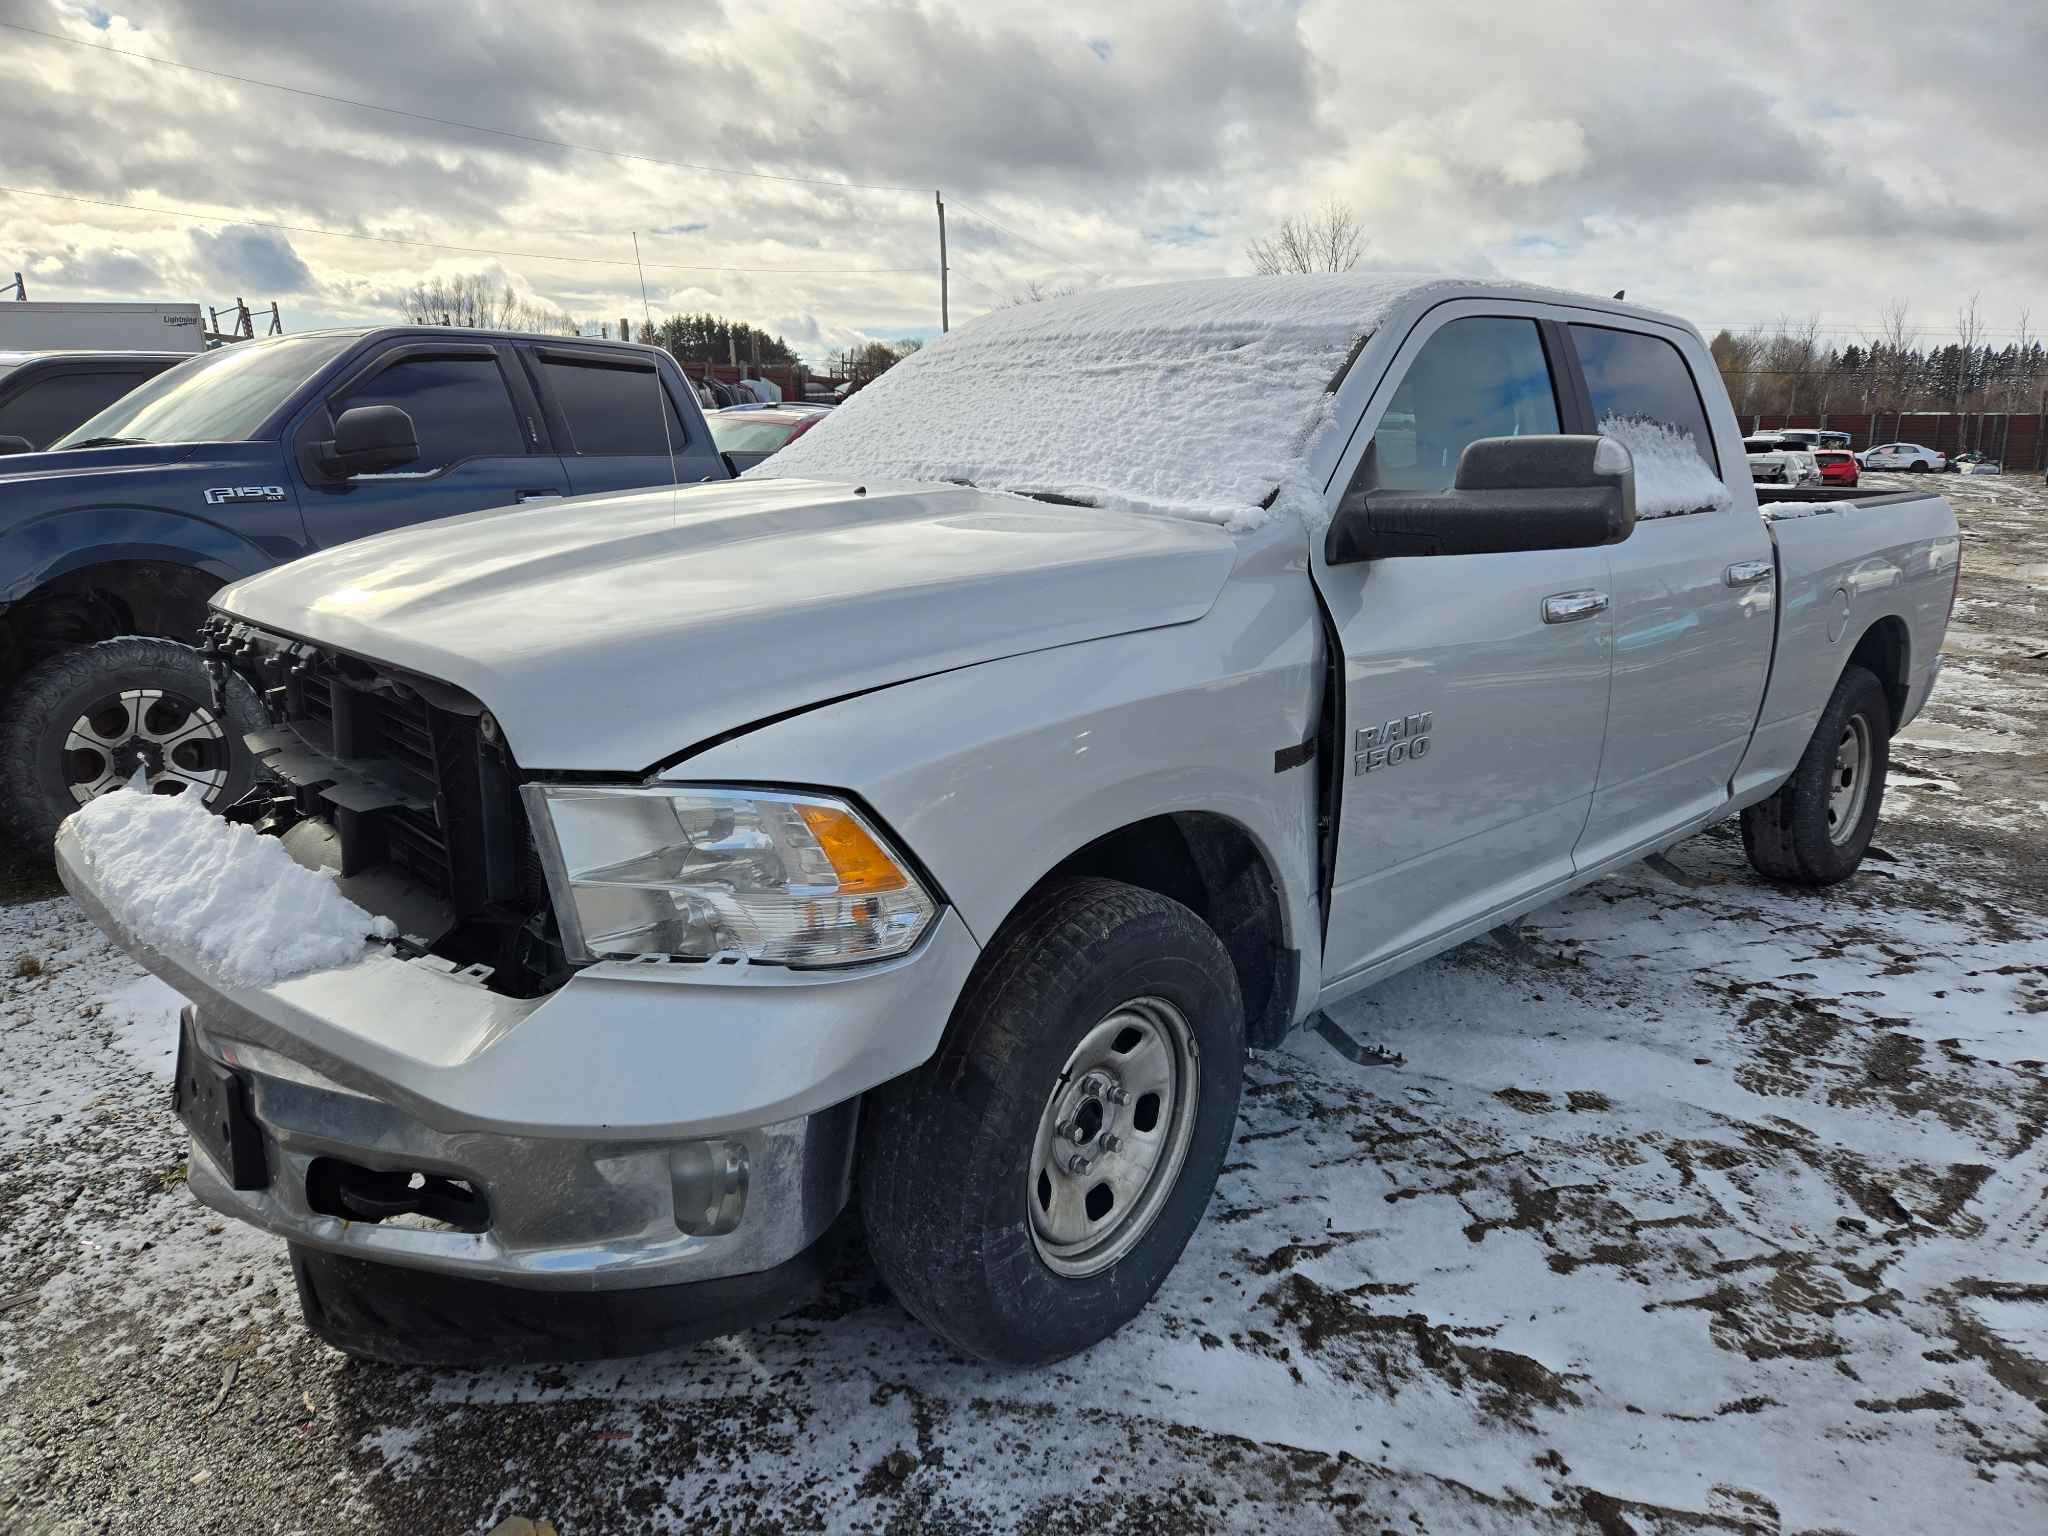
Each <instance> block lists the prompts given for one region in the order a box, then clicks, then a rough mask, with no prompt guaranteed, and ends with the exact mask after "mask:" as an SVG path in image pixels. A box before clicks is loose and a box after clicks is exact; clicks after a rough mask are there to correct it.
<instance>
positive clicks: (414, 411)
mask: <svg viewBox="0 0 2048 1536" xmlns="http://www.w3.org/2000/svg"><path fill="white" fill-rule="evenodd" d="M359 405H395V406H397V407H399V409H401V410H403V411H404V412H405V413H406V414H407V415H408V416H410V417H411V418H412V425H413V431H414V432H416V433H418V434H419V440H420V457H419V463H418V465H417V466H416V467H417V468H419V469H432V468H436V467H438V466H440V465H444V464H452V463H454V462H455V461H456V460H457V459H475V458H495V457H500V456H506V455H518V454H524V453H525V452H526V440H525V437H524V436H523V435H522V434H521V432H520V430H519V417H518V414H517V413H516V412H515V411H514V410H513V408H512V396H511V394H510V393H509V392H508V391H507V390H506V388H505V378H504V375H503V374H501V373H500V372H499V371H498V363H497V359H496V358H490V357H409V358H406V359H404V360H403V361H402V362H397V363H393V364H392V365H391V366H390V367H389V368H386V369H384V370H382V371H381V372H379V373H377V374H375V375H373V376H372V377H370V378H369V379H367V380H365V381H364V382H363V383H362V384H361V385H360V386H359V387H357V388H355V389H352V390H350V391H349V392H348V394H347V396H346V397H344V398H343V399H341V400H339V401H337V402H336V403H335V406H334V410H335V411H336V412H337V413H339V412H341V411H345V410H350V409H352V408H354V407H355V406H359Z"/></svg>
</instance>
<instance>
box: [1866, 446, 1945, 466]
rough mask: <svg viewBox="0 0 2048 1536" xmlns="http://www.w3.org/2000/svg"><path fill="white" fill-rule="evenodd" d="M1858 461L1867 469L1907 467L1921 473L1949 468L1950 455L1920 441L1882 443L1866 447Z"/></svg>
mask: <svg viewBox="0 0 2048 1536" xmlns="http://www.w3.org/2000/svg"><path fill="white" fill-rule="evenodd" d="M1856 462H1857V463H1859V464H1861V465H1862V466H1863V467H1864V468H1865V469H1906V470H1912V471H1914V472H1915V473H1920V472H1924V471H1926V470H1930V469H1947V468H1948V455H1947V454H1945V453H1943V452H1941V451H1940V450H1939V449H1937V448H1928V447H1924V446H1922V445H1921V444H1919V443H1880V444H1878V445H1877V446H1876V447H1874V448H1866V449H1864V450H1863V452H1861V453H1859V454H1858V455H1857V456H1856Z"/></svg>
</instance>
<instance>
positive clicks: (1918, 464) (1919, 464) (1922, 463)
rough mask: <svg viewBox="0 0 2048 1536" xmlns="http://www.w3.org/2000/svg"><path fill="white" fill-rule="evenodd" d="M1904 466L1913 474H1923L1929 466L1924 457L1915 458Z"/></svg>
mask: <svg viewBox="0 0 2048 1536" xmlns="http://www.w3.org/2000/svg"><path fill="white" fill-rule="evenodd" d="M1906 467H1907V469H1908V471H1910V472H1911V473H1913V474H1916V475H1924V474H1926V473H1927V471H1928V469H1929V468H1930V467H1931V466H1929V464H1928V462H1927V461H1926V460H1925V459H1915V460H1914V461H1913V462H1912V463H1911V464H1909V465H1907V466H1906Z"/></svg>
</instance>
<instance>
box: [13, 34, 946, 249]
mask: <svg viewBox="0 0 2048 1536" xmlns="http://www.w3.org/2000/svg"><path fill="white" fill-rule="evenodd" d="M0 25H6V23H0ZM0 192H10V193H13V194H14V195H15V196H17V197H43V198H49V199H51V200H52V201H54V202H60V203H84V204H86V205H87V206H89V207H93V208H125V209H127V210H128V211H129V212H130V213H148V214H154V215H156V216H157V217H158V218H168V219H194V220H197V221H198V222H200V223H202V224H239V225H246V226H249V227H251V228H255V229H277V230H283V231H284V232H285V233H287V234H294V235H324V236H326V237H327V238H329V239H332V240H369V241H374V242H375V243H377V244H379V245H405V246H413V247H416V248H418V249H421V250H429V251H456V252H459V253H461V254H463V255H468V256H512V257H517V258H518V259H520V260H522V261H549V262H555V263H558V264H572V265H576V266H586V267H630V266H633V265H634V263H633V262H632V261H630V260H626V259H622V258H618V257H612V256H562V255H555V254H552V253H550V252H547V251H510V250H501V249H498V248H497V247H494V246H488V245H449V244H447V243H446V242H445V241H440V240H408V239H406V238H404V237H402V236H399V235H365V234H359V233H356V232H354V231H351V230H346V229H321V228H319V227H317V226H315V225H310V224H280V223H277V222H275V221H274V220H270V219H248V218H236V217H233V216H230V215H226V214H218V213H194V212H192V211H191V210H189V209H185V208H153V207H150V206H148V205H147V204H144V203H123V202H116V201H115V200H113V199H112V198H105V197H79V196H77V195H76V194H74V193H69V192H38V191H36V190H35V189H34V188H32V187H10V186H5V185H0ZM647 266H648V267H650V268H652V269H653V270H655V271H660V272H775V273H781V274H783V275H785V276H790V277H876V276H888V275H891V274H895V273H903V272H921V273H927V274H928V273H929V272H930V271H931V268H930V267H743V266H737V265H734V264H732V263H729V262H724V263H714V264H706V265H695V266H693V265H689V264H686V263H683V262H676V261H650V262H648V263H647Z"/></svg>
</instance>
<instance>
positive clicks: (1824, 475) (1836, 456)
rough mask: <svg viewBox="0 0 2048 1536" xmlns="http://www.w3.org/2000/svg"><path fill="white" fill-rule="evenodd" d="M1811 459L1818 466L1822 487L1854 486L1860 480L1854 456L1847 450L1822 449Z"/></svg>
mask: <svg viewBox="0 0 2048 1536" xmlns="http://www.w3.org/2000/svg"><path fill="white" fill-rule="evenodd" d="M1813 458H1814V462H1815V463H1817V464H1818V465H1820V480H1821V484H1823V485H1854V484H1855V483H1856V482H1857V480H1858V479H1860V478H1861V475H1860V473H1859V472H1858V470H1857V468H1856V455H1855V454H1853V453H1850V452H1849V451H1848V450H1847V449H1843V448H1822V449H1819V450H1818V451H1816V452H1815V454H1814V456H1813Z"/></svg>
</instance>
